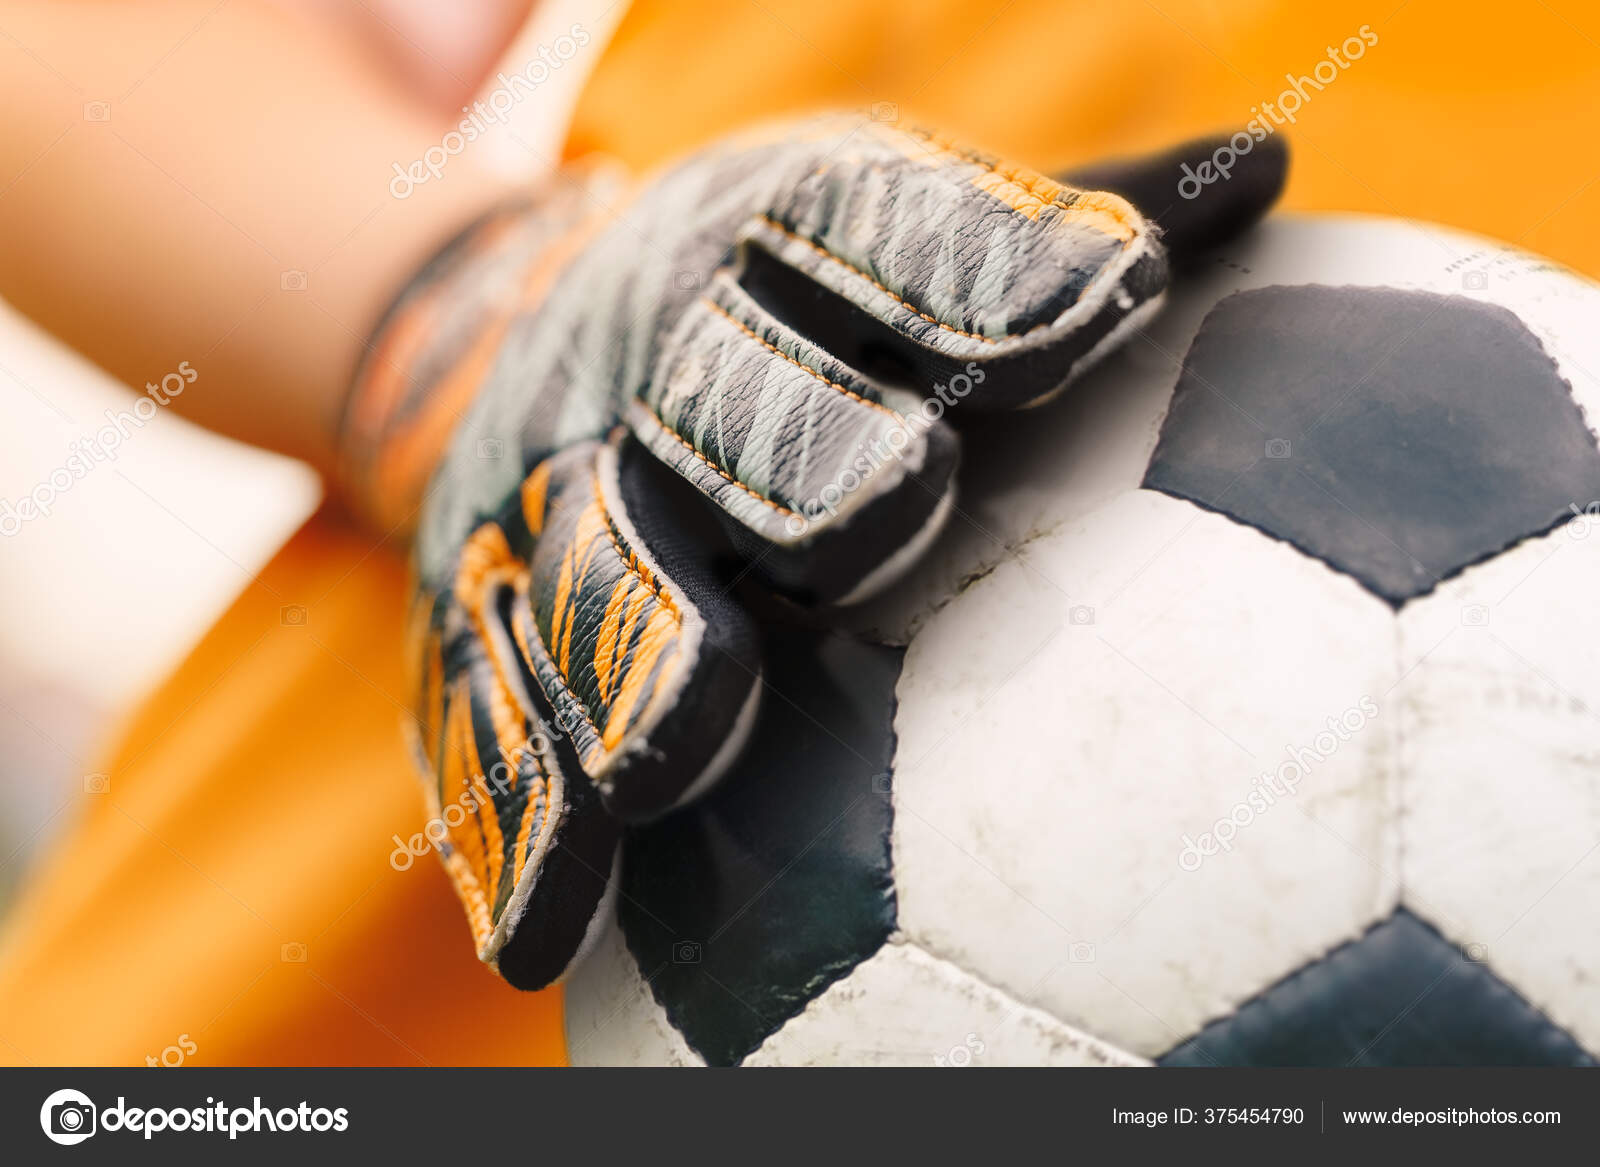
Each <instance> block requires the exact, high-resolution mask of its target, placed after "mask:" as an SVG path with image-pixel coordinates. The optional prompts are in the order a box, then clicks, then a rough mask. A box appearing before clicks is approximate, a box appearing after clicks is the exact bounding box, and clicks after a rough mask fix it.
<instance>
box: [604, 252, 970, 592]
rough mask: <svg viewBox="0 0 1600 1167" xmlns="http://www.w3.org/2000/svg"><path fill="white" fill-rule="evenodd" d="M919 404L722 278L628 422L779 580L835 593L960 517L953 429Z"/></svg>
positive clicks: (905, 558)
mask: <svg viewBox="0 0 1600 1167" xmlns="http://www.w3.org/2000/svg"><path fill="white" fill-rule="evenodd" d="M979 381H980V382H981V374H979ZM967 384H968V386H969V387H970V385H971V384H972V381H971V379H968V382H967ZM919 405H920V402H919V401H918V400H917V399H916V397H915V395H913V394H910V393H906V392H904V391H895V390H892V389H885V388H884V387H882V386H880V385H878V384H876V383H875V382H873V381H871V380H869V379H868V378H866V377H863V376H862V375H861V374H859V373H857V372H856V371H855V370H853V369H851V368H850V367H849V366H847V365H845V364H844V363H842V362H840V361H839V360H837V359H835V358H834V357H833V356H832V355H831V354H829V353H828V352H826V351H824V350H823V349H821V348H819V347H818V346H817V345H815V344H814V343H812V342H811V341H810V340H808V339H807V338H806V337H804V336H802V335H801V334H800V333H798V332H796V331H795V330H794V329H792V328H790V327H788V325H786V324H785V323H783V322H782V321H780V320H779V319H778V318H776V317H774V316H773V315H771V314H770V313H769V312H767V311H766V309H765V308H763V307H762V306H761V305H760V304H759V303H757V301H756V300H755V299H754V298H752V297H751V296H750V295H749V294H748V293H747V292H745V291H744V290H743V289H742V288H741V287H740V286H739V285H738V284H737V283H736V282H735V281H734V279H733V278H732V277H731V276H730V275H728V274H726V273H724V274H721V275H719V276H718V277H717V278H716V279H714V280H713V281H712V283H711V286H710V287H709V289H708V290H707V292H706V294H705V295H704V296H702V297H701V298H700V300H698V301H697V302H695V303H694V304H692V305H690V306H689V308H688V309H686V310H685V312H684V314H683V316H682V318H681V319H680V321H679V324H678V327H677V328H676V329H675V330H674V332H673V334H672V337H671V338H670V340H669V342H668V344H667V345H666V347H665V349H664V352H663V357H662V359H661V361H660V362H659V363H658V364H657V366H656V376H655V377H654V378H652V381H651V383H650V385H649V386H648V387H647V388H646V389H645V391H644V393H643V394H642V395H641V397H640V398H639V399H638V400H636V401H634V402H632V403H631V404H630V406H629V407H628V411H627V420H628V424H629V425H630V427H631V428H632V429H633V432H634V433H635V434H636V435H637V436H638V437H639V439H640V440H641V442H642V443H643V444H644V445H645V447H647V448H648V449H649V451H650V452H651V453H652V454H653V455H654V456H655V457H656V458H658V459H660V461H661V462H662V463H664V464H665V465H666V466H668V467H670V468H671V469H672V471H673V472H674V473H676V474H677V475H679V476H681V477H682V478H684V479H686V480H687V481H688V482H689V483H691V484H692V485H693V486H694V487H695V489H696V490H697V491H698V492H699V493H700V494H701V495H702V496H703V497H704V498H705V499H707V500H709V502H710V503H711V506H712V508H713V509H714V511H715V513H716V514H717V516H718V517H719V519H720V520H721V521H722V523H723V526H724V529H725V530H726V531H727V533H728V535H729V537H730V539H731V541H732V543H733V545H734V546H735V548H736V549H737V550H738V551H739V552H740V553H741V554H742V555H743V556H744V557H745V558H746V559H747V560H749V561H751V562H753V563H754V564H755V566H756V570H757V571H758V572H759V573H760V574H761V575H762V576H763V577H764V578H765V579H766V580H767V581H768V582H769V583H772V584H773V585H775V586H777V587H778V588H779V589H780V590H783V591H785V592H788V593H789V594H791V595H796V596H798V597H800V598H803V599H806V600H808V601H812V602H834V601H841V600H843V601H849V600H852V599H856V598H859V597H860V596H862V595H865V594H868V593H870V592H871V591H873V590H875V589H876V588H877V587H878V586H880V585H881V584H882V583H884V582H887V580H888V579H889V578H892V576H893V575H894V574H895V572H896V569H897V567H898V566H899V565H900V564H902V563H907V562H909V561H910V560H911V559H912V558H914V557H915V555H916V553H917V551H918V550H919V549H920V548H921V547H923V546H926V544H927V543H928V542H929V541H931V539H932V537H933V535H934V534H935V533H936V532H937V531H938V529H939V526H940V525H941V523H942V522H943V520H944V518H945V516H946V515H947V514H948V513H949V511H950V508H951V505H952V502H953V499H954V490H955V481H954V480H955V470H956V463H957V452H958V448H957V442H956V438H955V434H954V433H953V432H952V431H951V430H950V428H949V427H948V426H947V425H945V424H944V423H943V422H942V421H939V420H937V417H934V418H930V417H929V416H928V414H927V413H926V412H924V411H920V410H919V408H918V407H919ZM941 409H942V406H941Z"/></svg>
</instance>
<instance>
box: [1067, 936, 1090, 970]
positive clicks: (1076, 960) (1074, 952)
mask: <svg viewBox="0 0 1600 1167" xmlns="http://www.w3.org/2000/svg"><path fill="white" fill-rule="evenodd" d="M1067 959H1068V960H1069V961H1070V962H1072V963H1073V964H1093V963H1094V945H1093V944H1090V943H1089V942H1088V941H1087V940H1080V941H1078V942H1077V943H1076V944H1074V945H1073V946H1072V947H1071V948H1069V949H1068V950H1067Z"/></svg>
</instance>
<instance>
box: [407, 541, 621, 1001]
mask: <svg viewBox="0 0 1600 1167" xmlns="http://www.w3.org/2000/svg"><path fill="white" fill-rule="evenodd" d="M498 532H499V528H498V527H496V526H494V525H492V524H490V525H487V526H486V527H484V528H482V529H480V531H479V533H478V535H477V536H475V537H474V540H473V543H472V545H471V546H469V548H468V551H467V554H466V555H465V556H464V559H463V566H462V570H461V571H460V572H459V573H458V576H457V580H456V587H455V592H456V596H455V597H452V598H453V599H456V600H458V601H459V602H458V603H457V604H455V605H453V606H451V605H449V600H448V599H447V600H446V601H445V602H446V604H447V607H448V610H449V612H450V618H449V619H448V620H447V621H446V631H445V633H444V634H443V635H440V634H438V633H428V632H424V633H423V635H425V636H427V637H428V643H427V644H426V646H425V647H424V650H423V651H422V653H421V654H420V657H419V659H421V660H423V661H425V662H426V664H425V666H424V667H425V669H426V672H427V676H426V677H425V678H423V679H422V680H423V683H422V684H421V685H420V686H419V691H420V693H421V694H422V698H421V700H422V709H421V710H420V721H421V725H422V727H423V734H422V739H421V740H423V741H426V742H428V743H431V752H430V753H429V755H428V756H427V757H426V758H425V759H424V761H423V765H422V767H421V772H423V773H425V774H428V775H430V776H431V779H432V780H431V781H430V782H427V783H425V784H424V785H425V790H426V795H427V801H428V804H429V812H430V819H429V823H428V826H427V828H425V832H424V833H425V835H426V837H427V838H428V840H429V841H431V842H433V843H434V844H435V845H436V846H437V847H438V849H439V851H440V854H441V856H442V857H443V859H444V864H445V868H446V870H447V871H448V872H449V873H450V876H451V880H452V882H453V883H454V885H455V888H456V893H457V895H458V896H459V897H460V899H461V902H462V906H463V907H464V908H465V909H466V914H467V920H468V924H469V926H470V927H471V929H472V933H473V939H474V942H475V944H476V946H477V950H478V956H479V958H480V959H481V960H483V961H485V962H486V963H488V964H489V965H490V966H491V967H494V968H496V969H497V970H498V971H499V972H500V973H501V974H502V975H503V976H504V977H505V978H506V980H507V981H509V982H510V983H511V984H513V985H515V986H517V987H518V988H525V989H537V988H542V987H544V986H545V985H548V984H552V983H554V982H556V981H559V980H560V979H561V978H562V977H564V976H565V975H566V973H567V971H568V970H569V969H570V968H571V967H572V966H573V965H574V964H576V963H577V961H578V959H579V957H580V956H581V954H582V953H583V951H584V950H585V949H586V947H587V946H588V945H589V944H590V943H592V942H593V940H594V938H595V937H596V936H597V935H598V929H599V923H598V921H601V920H603V919H604V917H605V915H606V912H607V907H606V905H607V904H608V902H609V900H610V899H611V898H612V897H613V896H614V895H615V890H614V888H615V882H616V858H617V851H618V843H619V840H620V836H621V829H620V826H619V824H618V823H617V821H616V820H615V819H614V818H613V817H612V816H611V815H609V814H607V813H606V811H605V810H604V808H603V807H602V806H601V803H600V798H599V794H598V792H597V791H596V790H595V789H594V787H593V785H592V784H591V783H590V782H589V781H588V780H587V779H586V778H585V777H584V774H583V770H582V767H581V765H580V763H579V761H578V758H577V756H576V754H575V752H574V750H573V749H572V746H571V743H570V741H569V740H568V739H566V738H565V737H564V735H563V734H561V733H560V732H557V731H556V730H555V729H554V728H553V727H554V726H555V721H554V717H553V711H552V710H551V709H550V708H549V707H548V706H547V705H540V704H538V703H536V702H535V701H533V700H531V699H530V697H529V694H528V692H527V690H526V688H525V686H524V685H523V684H522V682H521V680H520V678H519V676H518V668H517V664H516V654H515V650H514V648H512V646H511V642H510V639H509V637H508V636H507V635H506V633H505V629H504V627H503V626H502V625H501V624H500V623H499V621H497V620H495V619H494V608H495V606H496V605H497V604H498V603H499V602H500V601H501V598H502V596H503V594H504V593H505V592H506V590H507V589H509V588H510V587H512V586H513V584H514V580H515V578H516V576H517V573H518V572H519V571H520V570H521V569H520V566H519V565H517V564H516V563H515V561H514V560H513V558H512V556H511V555H510V554H509V551H508V550H507V548H506V544H505V539H504V537H503V535H500V534H498ZM430 607H431V604H429V603H428V602H426V601H424V602H423V603H422V604H419V611H420V612H421V614H422V617H423V619H422V621H421V624H422V626H423V627H424V628H426V625H427V623H428V621H427V610H428V608H430ZM446 642H448V646H447V647H446ZM447 677H452V678H455V680H454V681H453V682H447V681H446V680H445V678H447ZM414 849H415V848H414ZM536 887H537V888H538V894H534V889H535V888H536Z"/></svg>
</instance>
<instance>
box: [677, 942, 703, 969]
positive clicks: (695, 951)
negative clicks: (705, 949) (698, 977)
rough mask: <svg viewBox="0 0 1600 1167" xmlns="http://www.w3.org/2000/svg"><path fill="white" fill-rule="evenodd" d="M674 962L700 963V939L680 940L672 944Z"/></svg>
mask: <svg viewBox="0 0 1600 1167" xmlns="http://www.w3.org/2000/svg"><path fill="white" fill-rule="evenodd" d="M672 963H673V964H699V963H700V942H699V941H698V940H679V941H678V942H677V943H676V944H674V945H673V946H672Z"/></svg>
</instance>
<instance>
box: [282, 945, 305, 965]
mask: <svg viewBox="0 0 1600 1167" xmlns="http://www.w3.org/2000/svg"><path fill="white" fill-rule="evenodd" d="M278 959H279V960H281V961H283V963H284V964H304V963H305V962H306V946H305V945H304V944H302V943H300V941H298V940H291V941H289V943H287V944H285V945H284V946H283V947H282V948H280V949H278Z"/></svg>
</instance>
